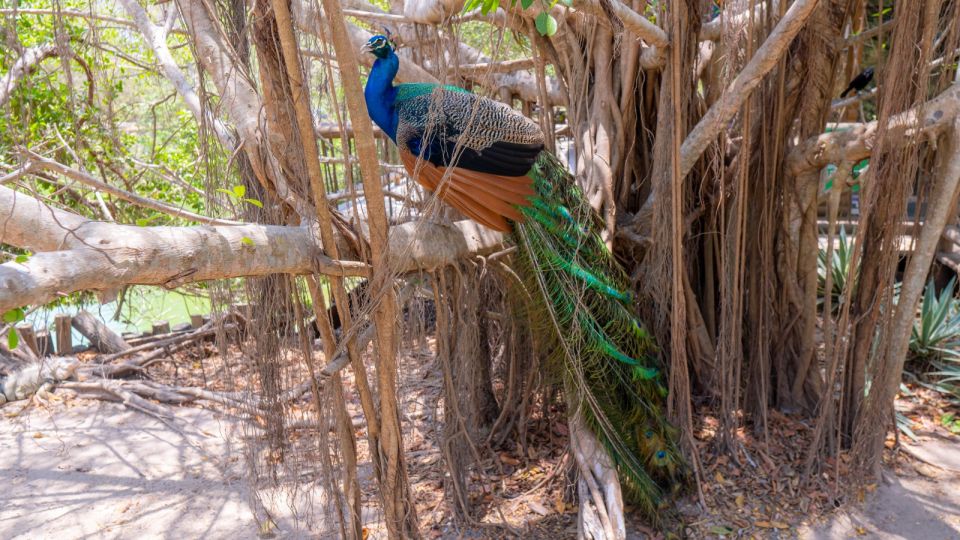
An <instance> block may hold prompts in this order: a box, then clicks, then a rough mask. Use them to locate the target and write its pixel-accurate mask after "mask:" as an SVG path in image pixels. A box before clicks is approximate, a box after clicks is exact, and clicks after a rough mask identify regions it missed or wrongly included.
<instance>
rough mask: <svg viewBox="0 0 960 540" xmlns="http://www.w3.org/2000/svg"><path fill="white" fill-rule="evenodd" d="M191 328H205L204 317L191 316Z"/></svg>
mask: <svg viewBox="0 0 960 540" xmlns="http://www.w3.org/2000/svg"><path fill="white" fill-rule="evenodd" d="M190 326H192V327H194V328H200V327H201V326H203V315H191V316H190Z"/></svg>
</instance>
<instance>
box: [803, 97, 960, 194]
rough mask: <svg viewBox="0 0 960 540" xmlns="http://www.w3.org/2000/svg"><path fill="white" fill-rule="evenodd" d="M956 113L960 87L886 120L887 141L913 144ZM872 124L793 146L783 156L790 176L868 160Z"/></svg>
mask: <svg viewBox="0 0 960 540" xmlns="http://www.w3.org/2000/svg"><path fill="white" fill-rule="evenodd" d="M958 113H960V83H958V84H954V85H952V86H950V87H949V88H947V89H946V90H945V91H944V92H943V93H941V94H940V95H939V96H937V97H935V98H933V99H932V100H930V101H928V102H927V103H924V104H923V106H922V107H918V108H914V109H910V110H908V111H904V112H902V113H900V114H898V115H896V116H894V117H893V118H891V119H890V125H889V126H888V127H887V130H888V132H889V133H890V137H891V138H895V139H896V140H901V141H904V143H908V142H916V141H919V140H920V139H921V137H932V136H934V135H936V134H938V133H941V132H943V131H944V130H946V129H947V128H949V127H950V126H951V124H952V122H953V119H954V118H956V117H957V114H958ZM877 132H878V125H877V122H876V121H873V122H867V123H865V124H856V125H854V126H853V127H851V128H850V129H844V130H842V131H833V132H830V133H824V134H822V135H818V136H816V137H811V138H810V139H808V140H806V141H804V142H802V143H800V144H799V145H797V146H796V147H795V148H794V149H793V150H792V151H791V152H790V154H789V155H788V156H787V167H788V168H789V170H790V171H791V173H792V174H795V175H798V174H800V173H801V172H804V171H809V170H816V169H822V168H823V167H826V166H827V165H828V164H830V163H841V162H850V163H856V162H857V161H860V160H861V159H864V158H867V157H870V153H871V152H872V150H873V146H874V144H875V142H876V137H877Z"/></svg>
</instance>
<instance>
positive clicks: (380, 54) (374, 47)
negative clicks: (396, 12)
mask: <svg viewBox="0 0 960 540" xmlns="http://www.w3.org/2000/svg"><path fill="white" fill-rule="evenodd" d="M392 50H393V46H392V45H391V44H390V39H389V38H388V37H387V36H382V35H377V36H373V37H372V38H370V39H368V40H367V42H366V43H364V44H363V49H361V51H362V52H368V53H371V54H373V55H374V56H376V57H377V58H386V57H387V56H388V55H389V54H390V51H392Z"/></svg>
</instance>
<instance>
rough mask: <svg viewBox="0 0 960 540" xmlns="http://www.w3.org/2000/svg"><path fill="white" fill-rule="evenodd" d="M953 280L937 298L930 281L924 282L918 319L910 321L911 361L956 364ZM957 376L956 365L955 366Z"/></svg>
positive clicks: (959, 329) (959, 358) (958, 332)
mask: <svg viewBox="0 0 960 540" xmlns="http://www.w3.org/2000/svg"><path fill="white" fill-rule="evenodd" d="M956 284H957V280H956V278H952V279H951V280H950V282H949V283H947V286H946V287H944V288H943V290H942V291H940V294H939V295H937V293H936V289H935V287H934V284H933V280H930V282H929V283H927V289H926V291H924V294H923V303H922V304H921V305H920V318H919V319H917V320H916V321H914V323H913V331H912V332H911V334H910V356H911V358H913V359H917V360H921V361H927V362H931V363H933V362H936V361H940V360H950V361H952V362H960V350H958V346H960V343H958V342H960V313H958V309H957V308H958V305H957V300H956V299H955V298H954V297H953V293H954V288H955V287H956ZM956 369H957V373H956V374H955V375H956V376H960V364H956Z"/></svg>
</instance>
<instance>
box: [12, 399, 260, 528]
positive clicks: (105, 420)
mask: <svg viewBox="0 0 960 540" xmlns="http://www.w3.org/2000/svg"><path fill="white" fill-rule="evenodd" d="M73 405H75V406H70V407H65V406H64V405H62V404H54V405H52V407H51V409H50V410H44V409H30V410H28V411H27V412H25V413H24V414H23V415H21V416H19V417H16V418H3V419H0V449H2V451H0V478H2V479H3V486H4V487H3V492H2V495H0V499H2V501H3V502H2V504H0V538H7V539H15V538H23V539H26V538H31V539H35V538H55V539H58V540H63V539H67V538H250V537H256V531H257V526H256V524H255V523H254V520H253V517H252V514H251V512H250V510H249V507H248V504H247V493H248V490H247V486H246V485H245V483H244V482H243V481H242V475H241V473H242V471H241V467H240V463H242V461H243V459H242V456H241V454H240V453H239V449H231V448H230V446H231V445H230V443H229V441H230V440H232V437H231V434H230V433H229V431H230V430H231V426H230V425H229V424H225V423H223V422H220V421H218V420H217V418H216V417H215V416H214V414H213V413H211V412H208V411H204V410H200V409H180V410H179V411H178V413H177V416H178V418H182V419H183V420H185V424H186V427H185V428H184V433H180V432H178V430H177V429H174V428H172V427H171V426H170V425H166V424H164V423H162V422H160V421H158V420H155V419H153V418H151V417H148V416H146V415H143V414H139V413H136V412H132V411H130V410H129V409H127V408H126V407H124V406H123V405H119V404H113V403H106V402H100V401H83V402H77V403H75V404H73ZM9 409H10V407H9V406H8V407H6V408H4V412H9ZM228 456H234V457H228Z"/></svg>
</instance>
